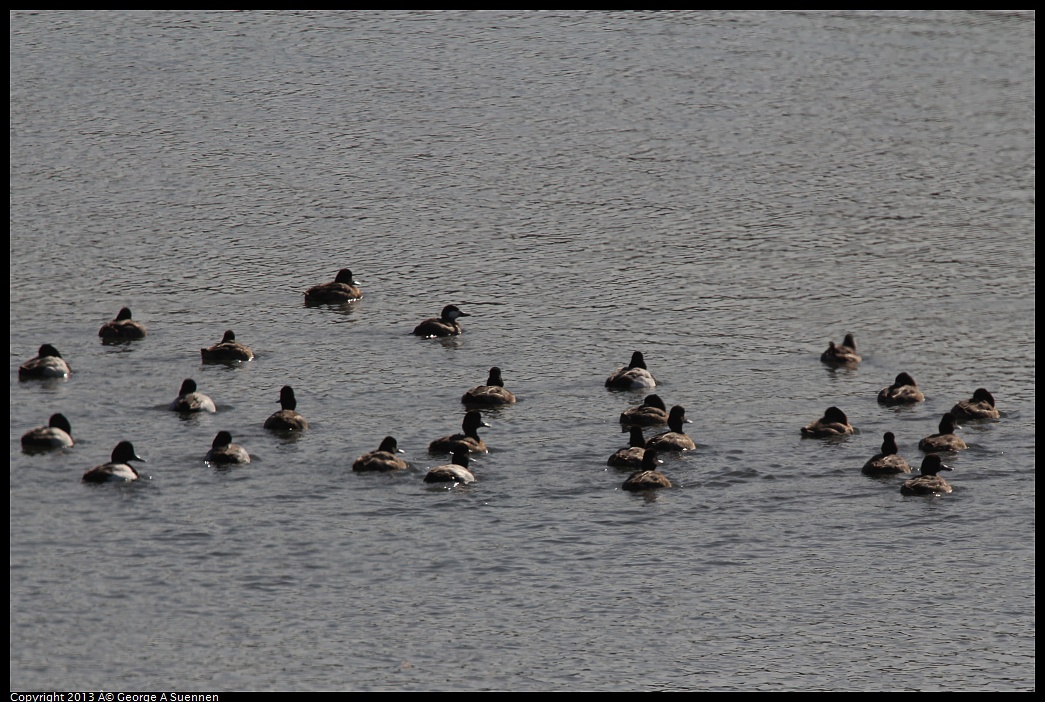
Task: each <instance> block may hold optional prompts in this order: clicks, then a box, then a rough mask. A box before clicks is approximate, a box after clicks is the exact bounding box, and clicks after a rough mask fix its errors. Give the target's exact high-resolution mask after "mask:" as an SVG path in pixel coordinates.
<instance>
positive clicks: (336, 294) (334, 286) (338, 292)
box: [305, 268, 363, 305]
mask: <svg viewBox="0 0 1045 702" xmlns="http://www.w3.org/2000/svg"><path fill="white" fill-rule="evenodd" d="M358 284H359V283H357V282H356V281H355V280H354V279H353V278H352V271H350V270H349V269H347V268H342V269H341V270H339V271H338V272H337V277H336V278H334V282H332V283H320V284H319V285H313V286H312V287H311V288H309V289H308V290H306V291H305V304H306V305H338V304H341V303H342V302H351V301H352V300H359V299H361V298H362V297H363V293H362V292H360V290H359V288H357V287H356V286H357V285H358Z"/></svg>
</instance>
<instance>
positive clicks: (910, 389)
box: [878, 373, 925, 406]
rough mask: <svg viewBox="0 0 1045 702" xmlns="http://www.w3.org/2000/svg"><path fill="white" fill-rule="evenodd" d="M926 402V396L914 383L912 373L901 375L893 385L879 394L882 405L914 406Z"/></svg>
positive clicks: (879, 402)
mask: <svg viewBox="0 0 1045 702" xmlns="http://www.w3.org/2000/svg"><path fill="white" fill-rule="evenodd" d="M924 400H925V395H923V394H922V391H921V390H919V389H918V383H916V382H914V378H912V377H911V374H910V373H900V374H899V375H898V376H896V380H895V381H893V384H892V385H890V386H889V387H887V388H882V389H881V391H880V392H879V393H878V404H880V405H890V406H891V405H913V404H914V403H916V402H923V401H924Z"/></svg>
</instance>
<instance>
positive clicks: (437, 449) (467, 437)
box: [428, 410, 490, 453]
mask: <svg viewBox="0 0 1045 702" xmlns="http://www.w3.org/2000/svg"><path fill="white" fill-rule="evenodd" d="M488 426H490V425H489V424H487V423H486V422H484V421H483V417H482V415H481V414H480V413H479V412H478V411H477V410H469V411H468V412H466V413H465V415H464V420H462V422H461V430H462V433H460V434H451V435H449V436H444V437H441V438H439V439H436V440H435V441H433V442H432V443H431V444H429V445H428V451H429V452H430V453H453V452H454V451H456V450H458V449H463V450H465V451H469V452H471V453H487V448H486V444H485V443H483V440H482V439H480V438H479V427H488Z"/></svg>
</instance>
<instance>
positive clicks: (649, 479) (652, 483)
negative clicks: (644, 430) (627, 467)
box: [621, 448, 671, 492]
mask: <svg viewBox="0 0 1045 702" xmlns="http://www.w3.org/2000/svg"><path fill="white" fill-rule="evenodd" d="M658 463H660V461H658V460H657V452H656V450H654V449H649V448H648V449H646V453H645V454H643V456H642V468H641V469H640V470H637V471H635V472H634V473H632V474H631V475H629V476H628V479H627V480H625V481H624V484H623V485H621V489H623V490H628V491H630V492H639V491H640V490H655V489H657V488H666V487H671V481H670V480H668V476H666V475H664V474H663V473H661V472H660V471H659V470H657V464H658Z"/></svg>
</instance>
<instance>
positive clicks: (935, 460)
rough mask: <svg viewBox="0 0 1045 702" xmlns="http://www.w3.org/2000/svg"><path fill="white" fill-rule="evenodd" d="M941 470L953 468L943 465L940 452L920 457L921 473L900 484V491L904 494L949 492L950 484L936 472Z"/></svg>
mask: <svg viewBox="0 0 1045 702" xmlns="http://www.w3.org/2000/svg"><path fill="white" fill-rule="evenodd" d="M941 470H954V469H953V468H951V467H950V466H948V465H945V464H944V462H943V460H941V459H940V454H938V453H930V454H929V455H928V456H926V457H925V458H923V459H922V474H921V475H919V476H918V477H917V478H911V479H910V480H905V481H904V484H903V485H901V486H900V493H901V494H904V495H938V494H941V493H948V492H951V486H950V484H949V483H948V482H947V481H946V480H944V479H943V478H941V477H940V476H939V475H937V473H939V472H940V471H941Z"/></svg>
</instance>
